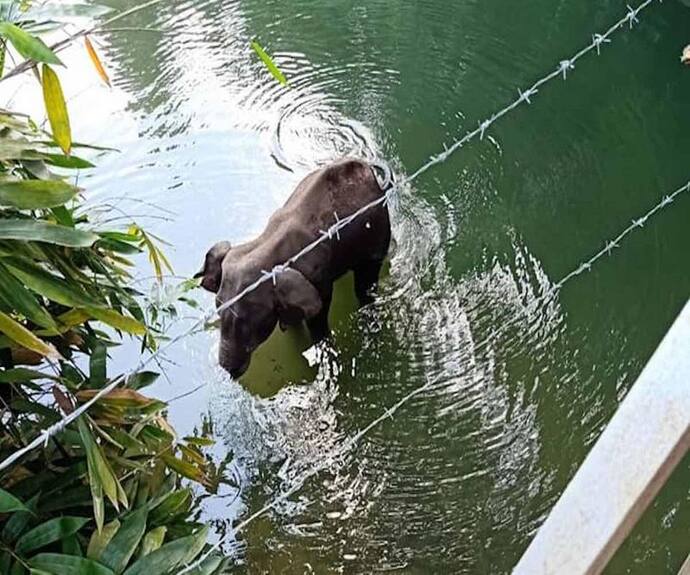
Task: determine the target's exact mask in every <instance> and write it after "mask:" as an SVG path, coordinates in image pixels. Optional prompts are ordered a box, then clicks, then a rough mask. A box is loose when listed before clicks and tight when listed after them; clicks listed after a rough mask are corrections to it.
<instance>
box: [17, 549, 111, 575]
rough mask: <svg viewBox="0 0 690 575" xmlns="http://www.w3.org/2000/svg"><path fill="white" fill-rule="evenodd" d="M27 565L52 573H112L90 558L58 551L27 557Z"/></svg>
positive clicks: (102, 574)
mask: <svg viewBox="0 0 690 575" xmlns="http://www.w3.org/2000/svg"><path fill="white" fill-rule="evenodd" d="M29 565H30V566H31V567H32V568H34V569H43V570H45V572H46V573H52V574H53V575H114V573H113V571H112V570H110V569H108V568H107V567H104V566H103V565H101V564H100V563H96V562H95V561H92V560H91V559H86V558H84V557H76V556H74V555H61V554H58V553H40V554H39V555H36V556H35V557H32V558H31V559H29Z"/></svg>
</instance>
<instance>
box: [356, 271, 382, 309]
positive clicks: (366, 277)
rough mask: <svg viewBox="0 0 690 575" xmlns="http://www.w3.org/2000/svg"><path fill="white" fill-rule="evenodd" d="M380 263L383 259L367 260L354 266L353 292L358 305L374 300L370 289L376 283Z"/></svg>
mask: <svg viewBox="0 0 690 575" xmlns="http://www.w3.org/2000/svg"><path fill="white" fill-rule="evenodd" d="M382 265H383V260H368V261H366V262H362V263H360V264H359V265H358V266H357V267H355V270H354V271H355V294H356V295H357V299H358V300H359V305H361V306H364V305H367V304H369V303H371V302H372V301H374V298H373V297H372V295H371V291H372V290H373V289H374V288H376V285H377V284H378V281H379V273H380V272H381V266H382Z"/></svg>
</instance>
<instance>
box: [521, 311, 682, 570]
mask: <svg viewBox="0 0 690 575" xmlns="http://www.w3.org/2000/svg"><path fill="white" fill-rule="evenodd" d="M688 449H690V302H688V303H687V304H686V305H685V308H684V309H683V311H682V312H681V313H680V315H679V316H678V319H677V320H676V321H675V323H674V324H673V326H672V327H671V329H670V330H669V331H668V333H667V334H666V336H665V337H664V339H663V340H662V342H661V344H659V347H658V348H657V350H656V352H655V353H654V355H653V356H652V358H651V359H650V360H649V362H648V363H647V366H646V367H645V368H644V370H643V371H642V373H641V374H640V377H639V378H638V380H637V382H636V383H635V384H634V385H633V387H632V389H631V390H630V392H629V393H628V395H627V396H626V398H625V399H624V400H623V402H622V403H621V405H620V407H619V408H618V410H617V411H616V413H615V415H614V416H613V418H612V419H611V422H610V423H609V424H608V426H607V427H606V429H605V430H604V432H603V433H602V434H601V437H600V438H599V440H598V441H597V442H596V444H595V445H594V447H593V448H592V450H591V451H590V453H589V455H587V458H586V459H585V461H584V463H583V464H582V466H581V467H580V469H579V470H578V471H577V473H576V474H575V477H574V478H573V479H572V481H571V482H570V483H569V484H568V486H567V487H566V489H565V491H564V492H563V494H562V495H561V498H560V499H559V500H558V502H557V503H556V505H555V506H554V508H553V509H552V510H551V513H550V514H549V517H548V518H547V520H546V521H545V522H544V525H542V527H541V528H540V529H539V531H538V532H537V535H536V536H535V538H534V540H533V541H532V543H531V544H530V546H529V547H528V548H527V551H525V553H524V555H523V556H522V558H521V559H520V561H519V563H518V564H517V566H516V567H515V570H514V571H513V575H585V574H587V575H594V574H597V573H600V572H601V571H602V570H603V569H604V567H605V566H606V564H607V563H608V561H609V560H610V559H611V557H612V555H613V554H614V552H615V551H616V549H617V548H618V547H619V546H620V544H621V543H622V542H623V541H624V539H625V537H626V536H627V535H628V533H629V532H630V530H631V529H632V528H633V526H634V525H635V524H636V523H637V521H638V519H639V518H640V516H641V515H642V513H643V512H644V510H645V509H646V508H647V506H648V505H649V503H650V502H651V501H652V500H653V499H654V497H655V496H656V494H657V493H658V491H659V489H661V487H662V486H663V485H664V483H665V482H666V480H667V479H668V477H669V475H670V474H671V472H672V471H673V469H674V468H675V467H676V465H677V464H678V463H679V462H680V460H681V459H682V457H683V456H684V455H685V454H686V453H687V452H688ZM688 544H689V545H690V540H689V541H688Z"/></svg>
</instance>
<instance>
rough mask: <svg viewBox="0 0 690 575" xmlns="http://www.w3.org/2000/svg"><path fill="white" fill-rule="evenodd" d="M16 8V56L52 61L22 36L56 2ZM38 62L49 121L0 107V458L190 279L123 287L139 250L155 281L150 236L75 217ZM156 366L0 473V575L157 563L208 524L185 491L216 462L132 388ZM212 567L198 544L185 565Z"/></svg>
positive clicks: (106, 378)
mask: <svg viewBox="0 0 690 575" xmlns="http://www.w3.org/2000/svg"><path fill="white" fill-rule="evenodd" d="M13 5H14V3H13ZM27 6H28V10H26V11H21V10H20V11H19V12H17V11H16V10H10V9H8V4H7V3H6V2H3V1H2V0H0V19H1V18H5V20H4V21H0V37H2V38H4V39H5V40H6V41H7V42H8V43H9V44H11V45H12V46H13V48H14V49H15V50H16V51H17V52H18V53H19V54H21V55H22V56H24V57H25V58H28V59H30V60H33V61H35V62H42V63H51V64H55V63H58V60H57V57H55V55H54V53H53V52H52V51H51V50H50V49H49V48H48V47H47V46H46V45H45V44H44V43H43V42H42V41H40V39H39V38H38V37H36V35H35V31H37V30H42V29H43V28H42V27H41V21H40V19H39V18H38V17H37V16H36V15H37V14H40V13H41V12H40V11H39V10H38V8H40V9H41V10H48V9H52V10H55V5H53V4H50V3H47V4H43V3H41V6H40V7H39V6H38V3H36V6H37V8H36V9H35V10H34V7H33V6H34V5H33V3H28V4H27ZM81 8H83V9H84V10H86V8H88V7H86V6H85V5H84V6H82V5H80V4H76V3H71V4H69V6H67V9H68V10H78V9H81ZM55 14H56V17H57V15H59V12H58V13H55ZM10 20H11V21H10ZM44 24H48V22H44ZM1 45H2V50H3V51H2V54H3V55H4V49H5V44H1ZM91 57H92V60H94V58H93V56H91ZM94 65H95V61H94ZM42 72H43V73H42V87H43V92H44V97H45V104H46V109H47V114H48V117H49V120H50V125H51V131H52V133H46V132H43V131H41V130H39V129H38V128H37V127H36V125H35V124H34V123H33V122H32V121H31V120H30V119H29V118H27V117H25V116H23V115H20V114H13V113H11V112H9V111H5V110H1V111H0V406H1V407H0V410H1V416H2V423H1V426H0V459H1V460H4V459H5V458H6V457H7V456H9V455H10V454H12V453H14V452H15V451H16V450H17V449H19V448H21V447H22V446H24V445H25V444H26V443H27V441H29V440H31V439H33V438H34V437H36V436H38V435H39V433H40V432H41V430H43V429H45V428H46V427H48V426H50V425H52V424H54V423H55V422H57V421H59V420H60V419H61V418H63V417H64V416H65V415H66V414H69V413H71V412H72V411H73V410H74V409H75V408H76V407H77V406H78V405H80V404H82V403H84V402H87V401H89V400H91V399H92V398H93V397H94V395H95V394H96V393H98V390H100V389H102V388H103V387H105V386H107V385H108V384H109V383H110V382H111V381H112V379H111V377H112V376H111V375H110V374H109V372H108V354H109V350H111V349H112V348H113V347H114V346H117V345H119V343H120V337H122V335H123V334H128V335H129V336H132V337H134V338H136V339H137V340H138V341H140V343H141V349H142V351H145V350H146V349H149V350H152V349H155V348H156V346H157V345H158V341H159V340H160V339H161V338H164V334H162V333H161V329H162V327H161V326H162V325H163V322H164V318H165V317H168V316H170V315H171V314H172V313H173V312H174V304H175V302H177V301H180V300H182V301H187V302H190V300H187V299H186V293H187V291H188V290H189V289H190V288H191V287H192V286H193V285H194V284H192V283H188V282H186V283H184V284H183V285H182V286H179V287H178V288H175V289H174V290H172V291H170V290H169V289H168V288H167V286H166V287H165V294H166V299H165V301H164V302H163V299H161V300H160V301H159V302H151V301H149V302H144V301H143V297H142V295H141V294H140V293H138V292H137V291H136V290H135V289H134V288H133V287H132V284H131V277H130V275H129V271H128V269H129V268H130V267H131V265H132V264H131V262H130V261H129V259H128V257H129V256H130V255H132V254H138V253H146V254H148V256H149V259H150V261H151V264H152V266H153V269H154V272H155V274H156V276H157V277H158V278H159V279H160V280H161V281H162V279H163V274H164V272H165V271H166V270H171V266H170V264H169V262H168V261H167V259H166V258H165V255H164V254H163V252H162V251H161V249H160V247H159V246H160V244H161V243H162V242H161V240H160V239H159V238H156V237H155V236H153V235H152V234H151V233H150V232H147V231H145V230H144V229H142V228H140V227H139V226H137V225H136V224H132V225H131V226H130V227H129V228H128V229H126V230H120V229H102V228H101V227H99V226H98V225H97V224H96V223H94V222H92V221H90V219H89V214H88V211H86V210H85V209H84V207H83V205H82V204H81V203H80V202H81V199H80V190H79V189H78V188H76V187H75V186H73V185H72V184H71V183H69V174H70V173H71V170H76V169H88V168H89V167H91V166H92V164H91V162H89V161H88V160H86V159H82V158H78V157H76V156H71V155H69V153H70V150H71V148H72V147H74V148H76V147H83V146H82V145H80V144H75V143H73V142H72V137H71V133H70V131H69V118H68V113H67V107H66V106H65V103H64V97H63V96H62V89H61V87H60V85H59V80H58V79H57V75H56V74H55V72H54V70H53V69H51V68H50V67H48V66H46V65H44V66H43V67H42ZM99 74H100V72H99ZM60 150H62V151H60ZM66 174H67V175H66ZM161 289H163V288H161ZM163 327H164V326H163ZM46 359H50V360H51V361H52V364H51V365H50V366H49V365H47V362H46ZM27 366H33V367H27ZM156 377H157V374H156V373H154V372H141V373H137V374H134V375H132V376H131V377H129V378H127V379H126V381H125V383H124V384H123V385H122V386H120V387H117V388H115V389H114V390H113V391H111V392H110V393H108V394H107V395H106V396H105V397H103V398H101V399H100V400H99V401H98V402H97V403H96V404H94V405H93V406H92V407H91V408H90V409H89V411H88V413H87V414H85V415H82V416H81V417H79V418H78V419H77V420H76V421H75V422H73V423H71V424H69V425H68V426H67V427H66V428H65V429H63V430H62V431H60V432H58V433H57V434H56V435H55V436H54V437H52V438H51V439H50V440H49V441H47V442H46V444H45V446H44V447H43V449H39V450H36V451H34V452H31V453H30V454H27V455H25V456H24V457H23V458H22V459H21V460H20V461H19V462H16V463H15V464H14V465H13V466H11V467H10V468H9V469H7V470H5V471H3V472H2V474H1V475H0V572H1V573H12V574H28V573H49V574H52V575H63V574H65V575H68V574H69V575H72V574H93V575H111V574H116V575H119V574H122V573H126V574H127V575H132V574H136V573H145V574H146V575H158V574H160V575H164V574H168V573H174V572H176V571H177V570H179V569H180V568H181V567H182V566H183V565H184V564H187V563H189V562H191V561H193V560H194V559H195V558H196V557H198V556H199V554H200V553H201V552H202V551H203V549H204V548H205V547H206V537H207V528H206V527H205V526H203V525H200V524H198V523H196V522H195V521H194V520H193V514H194V498H195V493H198V492H199V491H200V490H204V489H206V490H213V489H214V488H215V486H217V485H218V482H219V481H220V480H221V479H220V477H221V473H222V467H221V468H220V469H216V468H215V467H214V465H213V464H212V463H211V462H210V461H209V459H208V458H207V456H206V455H205V453H204V451H203V449H204V448H205V447H206V446H208V445H209V442H210V440H209V439H208V438H205V437H188V438H184V440H178V438H177V437H176V436H175V433H174V431H173V430H172V428H171V427H170V425H169V424H168V423H167V421H166V419H165V408H166V405H165V404H164V403H163V402H161V401H158V400H156V399H153V398H150V397H147V396H145V395H144V394H142V392H141V390H142V389H143V388H144V387H146V386H147V385H149V384H150V383H152V382H153V381H154V380H155V379H156ZM190 486H194V488H193V489H192V487H190ZM224 567H225V559H223V558H222V557H221V556H218V555H212V556H211V557H209V559H208V560H206V561H205V562H204V564H203V565H202V566H200V568H199V569H201V568H204V569H205V570H204V571H203V572H205V573H209V574H212V573H220V572H222V571H223V569H224ZM199 569H197V571H199Z"/></svg>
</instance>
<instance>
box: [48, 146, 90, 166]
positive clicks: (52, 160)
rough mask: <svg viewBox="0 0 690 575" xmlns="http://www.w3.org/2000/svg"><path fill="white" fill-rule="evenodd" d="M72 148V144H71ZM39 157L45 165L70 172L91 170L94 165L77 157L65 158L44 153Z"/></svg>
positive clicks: (61, 155) (60, 155)
mask: <svg viewBox="0 0 690 575" xmlns="http://www.w3.org/2000/svg"><path fill="white" fill-rule="evenodd" d="M72 147H74V144H72ZM41 156H43V159H44V160H45V162H46V163H47V164H50V165H51V166H57V167H58V168H69V169H72V170H84V169H88V168H93V167H94V165H93V164H92V163H91V162H89V161H88V160H85V159H84V158H80V157H78V156H73V155H72V156H65V155H63V154H48V153H46V152H41Z"/></svg>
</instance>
